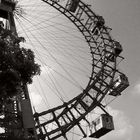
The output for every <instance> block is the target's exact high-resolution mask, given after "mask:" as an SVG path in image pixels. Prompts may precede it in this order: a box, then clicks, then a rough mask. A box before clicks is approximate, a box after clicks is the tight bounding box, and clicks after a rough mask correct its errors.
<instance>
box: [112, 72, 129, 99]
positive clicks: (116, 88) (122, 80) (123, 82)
mask: <svg viewBox="0 0 140 140" xmlns="http://www.w3.org/2000/svg"><path fill="white" fill-rule="evenodd" d="M128 86H129V81H128V78H127V77H126V76H125V75H124V74H121V75H120V76H119V77H118V78H117V79H116V80H115V82H114V84H113V90H111V92H110V93H109V95H112V96H118V95H121V92H122V91H123V90H125V89H126V88H127V87H128Z"/></svg>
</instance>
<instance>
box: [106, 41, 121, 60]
mask: <svg viewBox="0 0 140 140" xmlns="http://www.w3.org/2000/svg"><path fill="white" fill-rule="evenodd" d="M122 51H123V49H122V46H121V44H120V43H119V42H117V41H114V42H113V49H112V51H111V53H110V54H109V55H108V58H109V60H110V61H112V62H114V61H115V57H118V56H119V55H120V53H121V52H122Z"/></svg>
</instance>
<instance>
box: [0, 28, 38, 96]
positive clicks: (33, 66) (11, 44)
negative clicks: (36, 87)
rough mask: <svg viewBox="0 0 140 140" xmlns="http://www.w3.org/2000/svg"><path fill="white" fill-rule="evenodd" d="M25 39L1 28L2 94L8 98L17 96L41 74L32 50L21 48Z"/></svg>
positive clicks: (0, 78) (0, 90)
mask: <svg viewBox="0 0 140 140" xmlns="http://www.w3.org/2000/svg"><path fill="white" fill-rule="evenodd" d="M21 41H22V42H24V41H25V39H24V38H23V37H18V36H17V35H16V34H14V33H13V32H11V31H10V30H7V29H4V28H2V27H0V92H1V93H3V94H6V95H8V96H11V95H14V94H17V93H18V91H19V88H20V87H21V86H22V85H23V84H30V83H32V78H33V76H35V75H38V74H40V66H39V65H38V64H37V63H35V56H34V53H33V51H32V50H31V49H26V48H22V47H20V45H19V43H20V42H21Z"/></svg>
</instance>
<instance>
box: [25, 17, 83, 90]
mask: <svg viewBox="0 0 140 140" xmlns="http://www.w3.org/2000/svg"><path fill="white" fill-rule="evenodd" d="M25 20H27V21H28V19H25ZM28 22H30V21H28ZM30 23H31V22H30ZM31 24H32V23H31ZM31 34H32V33H31ZM32 36H33V37H34V38H35V39H36V40H38V38H37V37H36V36H35V35H33V34H32ZM38 42H39V44H40V45H41V46H42V47H43V48H44V49H45V50H46V51H47V52H48V49H47V48H46V47H45V46H44V44H42V43H41V42H40V40H38ZM48 53H49V54H50V56H51V57H52V58H53V59H54V60H55V61H56V62H57V64H58V65H60V66H61V67H62V69H63V70H64V71H65V72H66V73H67V74H68V76H69V77H70V78H71V79H72V80H74V81H75V83H77V84H78V85H79V83H78V82H77V80H75V78H74V77H73V76H72V75H71V74H70V73H69V72H68V71H67V70H66V69H65V68H64V67H63V65H62V64H60V63H59V62H58V61H57V59H56V58H55V57H54V56H53V55H52V54H51V53H50V52H48ZM79 88H80V89H82V87H81V86H79Z"/></svg>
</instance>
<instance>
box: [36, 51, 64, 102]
mask: <svg viewBox="0 0 140 140" xmlns="http://www.w3.org/2000/svg"><path fill="white" fill-rule="evenodd" d="M36 51H37V50H36ZM41 62H42V61H41ZM46 72H47V70H46ZM50 79H51V81H52V78H51V77H50ZM38 81H39V79H38ZM52 83H53V85H54V86H55V84H54V82H53V81H52ZM40 87H41V84H40ZM49 88H50V86H49ZM41 89H42V88H41ZM51 89H53V88H51ZM55 89H56V86H55ZM42 91H43V93H44V95H45V91H44V90H42ZM56 91H57V92H56V93H55V92H53V93H55V94H56V95H57V97H59V99H60V100H61V101H62V102H64V101H63V99H62V97H61V95H60V92H59V91H58V89H56ZM57 93H58V94H59V95H60V96H58V94H57ZM45 97H46V96H45Z"/></svg>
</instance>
